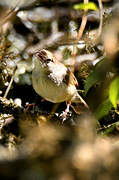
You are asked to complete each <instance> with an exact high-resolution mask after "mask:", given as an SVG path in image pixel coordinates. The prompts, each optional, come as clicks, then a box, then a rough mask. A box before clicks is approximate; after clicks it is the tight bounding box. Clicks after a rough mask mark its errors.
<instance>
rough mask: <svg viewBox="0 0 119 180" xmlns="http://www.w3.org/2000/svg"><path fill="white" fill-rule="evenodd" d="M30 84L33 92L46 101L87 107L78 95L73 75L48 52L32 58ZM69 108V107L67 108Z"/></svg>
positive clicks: (41, 52) (40, 52)
mask: <svg viewBox="0 0 119 180" xmlns="http://www.w3.org/2000/svg"><path fill="white" fill-rule="evenodd" d="M33 64H34V69H33V72H32V83H33V87H34V89H35V91H36V92H37V93H38V94H39V95H40V96H41V97H43V98H44V99H46V100H47V101H50V102H53V103H60V102H63V101H66V102H67V103H81V104H83V105H84V106H85V107H86V108H88V105H87V104H86V102H85V101H84V100H83V99H82V97H81V96H80V95H79V94H78V91H77V88H76V86H77V85H78V82H77V80H76V78H75V76H74V74H73V73H72V72H71V71H70V69H69V68H67V67H66V66H65V65H64V64H62V63H61V62H59V61H58V60H57V59H56V57H55V56H54V55H53V54H52V53H51V52H49V51H48V50H45V49H43V50H40V51H39V52H37V53H36V54H35V55H34V57H33ZM68 108H69V107H68Z"/></svg>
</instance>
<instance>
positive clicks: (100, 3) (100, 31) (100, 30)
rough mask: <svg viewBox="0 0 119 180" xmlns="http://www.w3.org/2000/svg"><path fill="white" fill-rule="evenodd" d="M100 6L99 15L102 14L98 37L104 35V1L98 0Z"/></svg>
mask: <svg viewBox="0 0 119 180" xmlns="http://www.w3.org/2000/svg"><path fill="white" fill-rule="evenodd" d="M98 4H99V10H100V11H99V14H100V24H99V29H98V37H100V35H101V33H102V25H103V5H102V0H98Z"/></svg>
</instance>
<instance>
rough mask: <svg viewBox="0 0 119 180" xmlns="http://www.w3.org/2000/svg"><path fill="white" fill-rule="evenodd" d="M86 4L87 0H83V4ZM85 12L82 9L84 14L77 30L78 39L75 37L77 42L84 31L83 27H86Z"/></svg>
mask: <svg viewBox="0 0 119 180" xmlns="http://www.w3.org/2000/svg"><path fill="white" fill-rule="evenodd" d="M86 3H88V0H84V4H86ZM86 15H87V10H86V9H84V14H83V17H82V22H81V25H80V28H79V31H78V37H77V40H78V41H79V40H80V39H81V37H82V35H83V32H84V29H85V26H86V23H87V16H86Z"/></svg>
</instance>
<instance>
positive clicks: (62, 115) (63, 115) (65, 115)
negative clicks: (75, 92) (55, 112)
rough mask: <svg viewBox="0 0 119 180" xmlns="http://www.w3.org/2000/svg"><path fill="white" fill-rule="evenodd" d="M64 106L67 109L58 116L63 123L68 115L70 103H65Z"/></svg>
mask: <svg viewBox="0 0 119 180" xmlns="http://www.w3.org/2000/svg"><path fill="white" fill-rule="evenodd" d="M66 105H67V107H66V109H65V111H63V112H62V113H61V114H60V117H61V118H62V120H63V122H64V121H65V120H66V118H67V115H68V113H69V108H70V105H71V102H66Z"/></svg>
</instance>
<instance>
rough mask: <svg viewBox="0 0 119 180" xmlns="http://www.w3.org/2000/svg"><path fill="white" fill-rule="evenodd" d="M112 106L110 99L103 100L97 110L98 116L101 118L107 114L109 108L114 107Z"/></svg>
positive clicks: (96, 114)
mask: <svg viewBox="0 0 119 180" xmlns="http://www.w3.org/2000/svg"><path fill="white" fill-rule="evenodd" d="M112 106H113V105H112V103H111V102H110V100H109V99H106V100H105V101H103V103H102V104H100V105H99V106H98V108H97V109H96V111H95V116H96V118H97V119H98V120H99V119H101V118H102V117H104V116H105V115H107V114H108V112H109V110H110V109H111V108H112Z"/></svg>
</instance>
